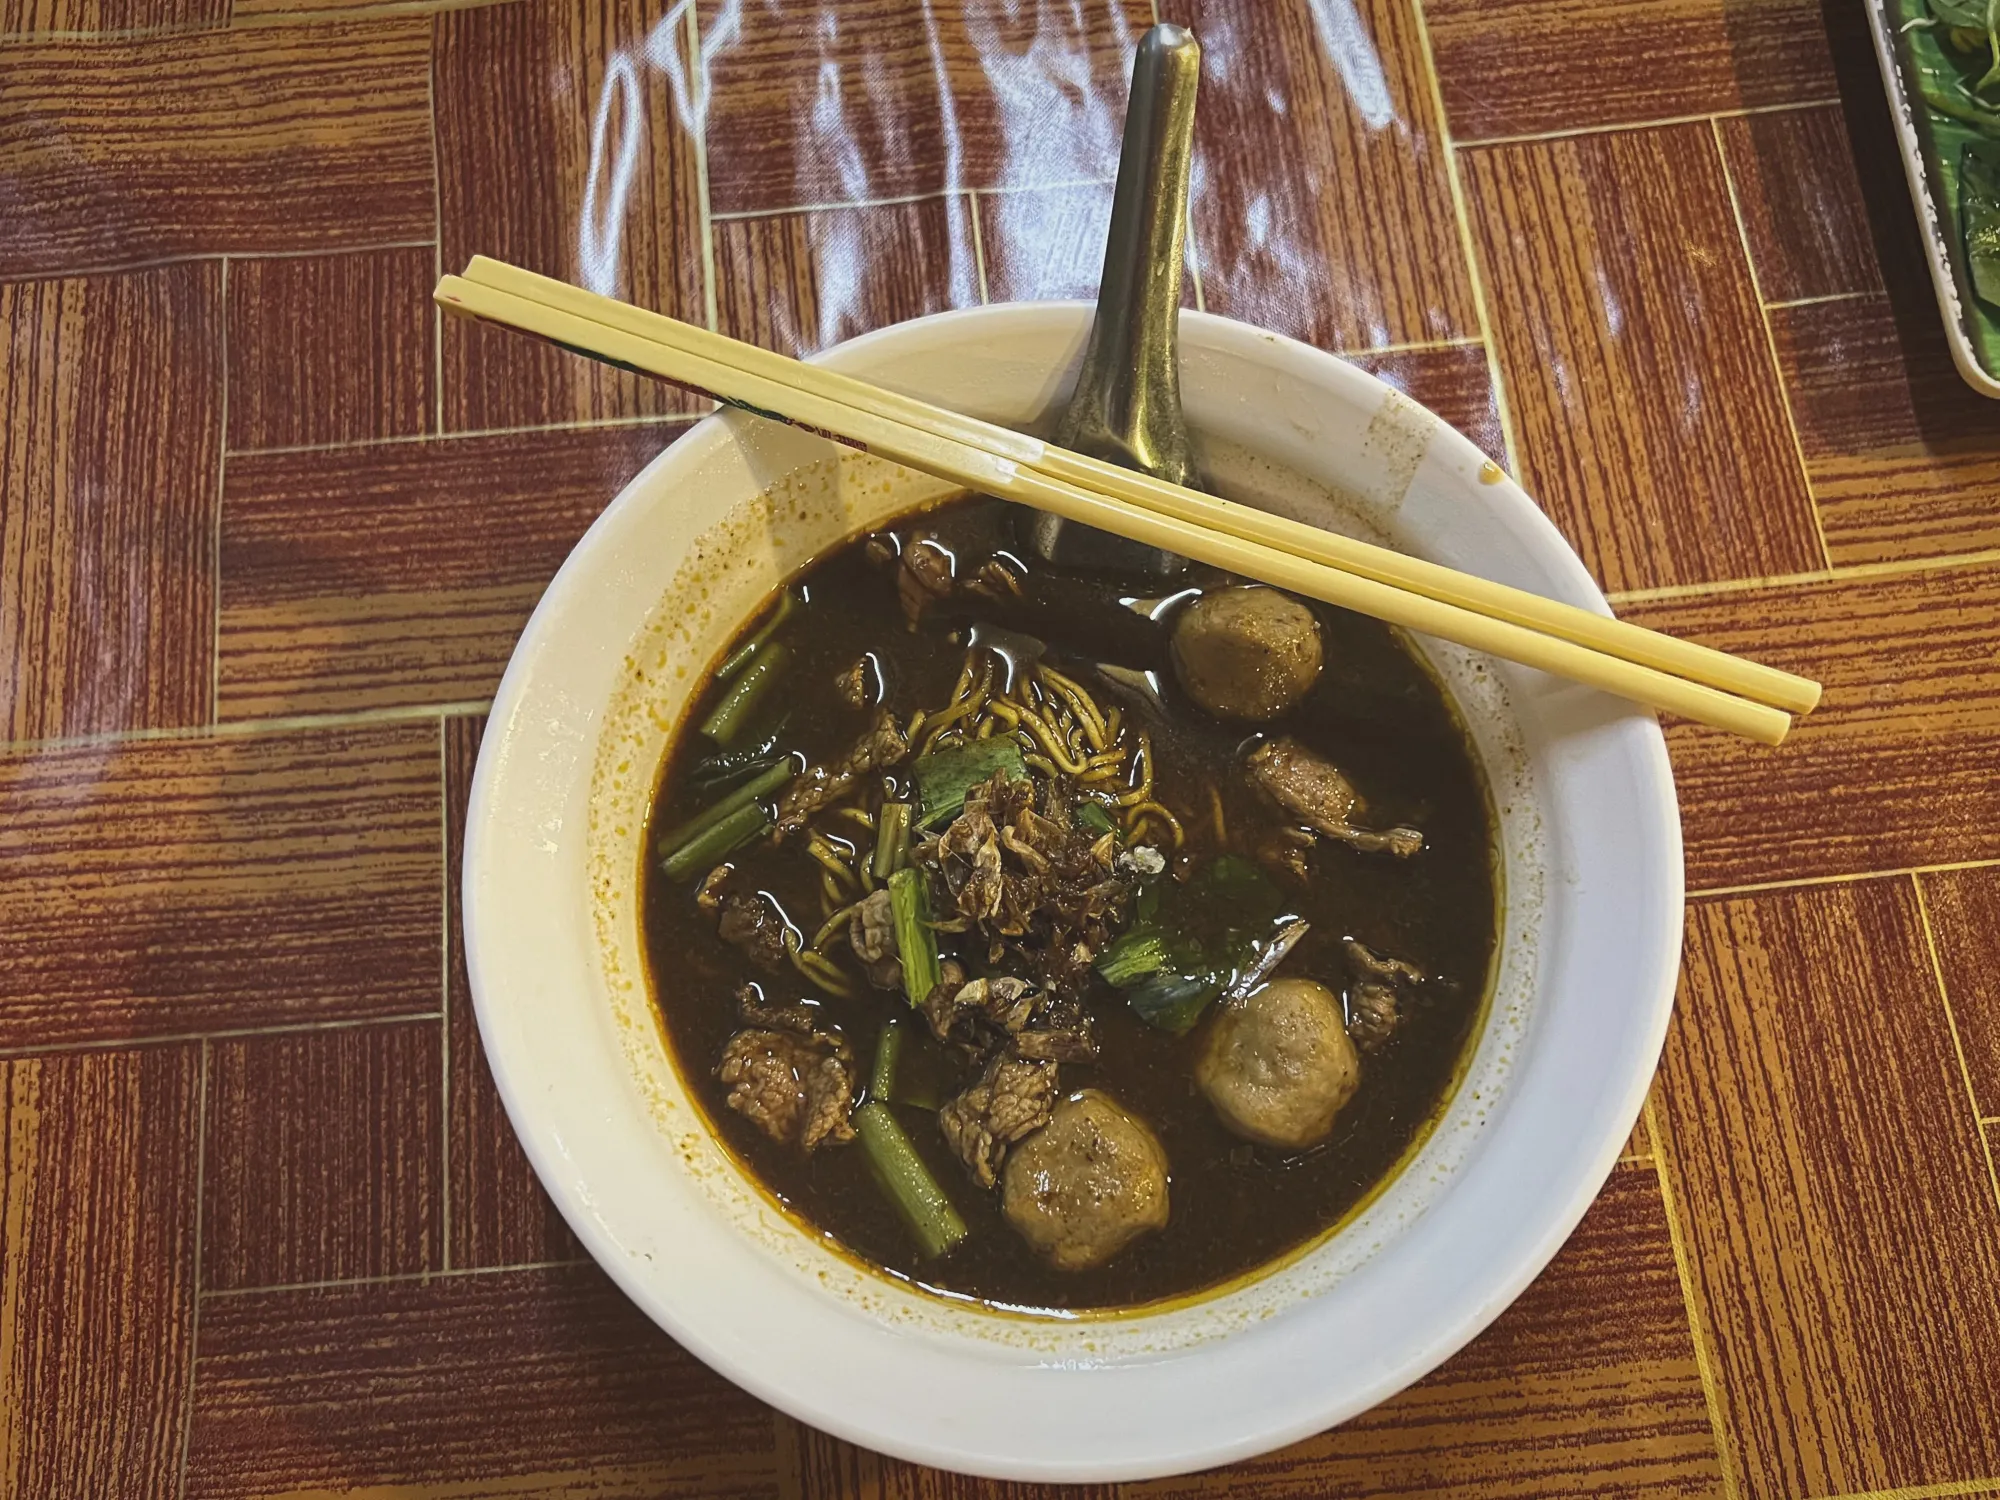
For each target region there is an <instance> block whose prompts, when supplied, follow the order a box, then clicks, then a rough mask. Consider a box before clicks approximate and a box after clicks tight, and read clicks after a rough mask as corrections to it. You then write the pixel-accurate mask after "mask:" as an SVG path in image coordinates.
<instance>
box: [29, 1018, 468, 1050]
mask: <svg viewBox="0 0 2000 1500" xmlns="http://www.w3.org/2000/svg"><path fill="white" fill-rule="evenodd" d="M439 1014H440V1013H439V1012H438V1011H434V1010H418V1011H399V1012H397V1013H396V1014H395V1015H389V1016H357V1017H353V1018H351V1019H350V1018H348V1017H342V1018H341V1019H340V1020H337V1021H292V1022H279V1023H277V1024H275V1025H271V1026H239V1027H217V1028H214V1029H211V1030H208V1031H173V1032H163V1033H161V1034H160V1035H158V1036H113V1037H95V1038H92V1039H91V1040H89V1041H83V1042H38V1043H36V1044H35V1045H33V1046H29V1047H0V1060H6V1059H12V1058H16V1057H63V1056H71V1055H76V1054H81V1053H86V1052H134V1051H137V1050H138V1049H139V1048H141V1047H172V1046H178V1045H181V1044H182V1043H186V1042H201V1043H203V1044H204V1047H205V1046H206V1044H207V1043H209V1042H229V1041H236V1040H238V1039H240V1038H244V1037H259V1036H295V1035H298V1034H300V1033H302V1032H309V1031H352V1030H354V1029H355V1028H356V1027H360V1026H405V1025H410V1024H413V1023H415V1022H417V1021H435V1020H437V1019H438V1016H439Z"/></svg>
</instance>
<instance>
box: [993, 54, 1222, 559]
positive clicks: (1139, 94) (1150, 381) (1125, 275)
mask: <svg viewBox="0 0 2000 1500" xmlns="http://www.w3.org/2000/svg"><path fill="white" fill-rule="evenodd" d="M1200 76H1201V47H1200V44H1199V43H1197V42H1196V41H1195V39H1194V34H1193V33H1192V32H1190V31H1188V30H1187V29H1186V28H1185V27H1181V26H1174V25H1166V24H1162V25H1157V26H1154V27H1152V28H1151V29H1150V30H1148V31H1147V32H1146V34H1145V35H1144V36H1143V37H1142V38H1141V39H1140V41H1139V49H1138V54H1137V56H1136V57H1134V59H1133V62H1132V95H1131V101H1130V103H1128V104H1127V106H1126V110H1125V139H1124V145H1123V147H1122V148H1121V150H1120V153H1119V159H1118V185H1117V187H1116V189H1115V190H1114V191H1113V194H1112V199H1111V229H1110V232H1109V234H1108V235H1107V236H1106V237H1105V244H1104V275H1103V278H1102V280H1101V281H1100V283H1099V285H1098V293H1097V315H1096V320H1095V321H1094V322H1093V323H1092V325H1091V330H1090V342H1089V344H1088V345H1087V346H1086V347H1085V350H1084V356H1083V368H1082V370H1081V372H1080V373H1079V375H1078V377H1077V385H1076V392H1075V394H1074V395H1072V396H1071V398H1070V403H1069V406H1068V408H1067V409H1066V410H1065V411H1064V413H1063V418H1062V421H1061V423H1060V424H1059V425H1058V426H1057V428H1056V441H1057V442H1059V443H1060V444H1062V446H1064V447H1065V448H1070V449H1074V450H1075V451H1077V452H1080V453H1085V454H1088V455H1089V456H1091V457H1093V458H1099V459H1103V460H1106V461H1108V462H1111V463H1116V464H1119V465H1121V466H1122V467H1124V468H1128V469H1136V470H1138V471H1139V472H1141V473H1144V474H1150V475H1152V476H1154V477H1155V478H1158V479H1165V480H1169V481H1171V482H1172V483H1175V484H1186V485H1193V486H1196V487H1200V486H1201V477H1200V475H1199V473H1198V472H1197V470H1196V466H1195V461H1194V447H1193V443H1192V442H1191V441H1190V439H1189V437H1188V430H1187V424H1186V423H1185V422H1184V421H1183V420H1182V417H1181V386H1180V340H1179V319H1180V301H1181V266H1182V262H1183V259H1184V257H1185V249H1186V241H1187V199H1188V174H1189V168H1190V165H1191V163H1192V159H1193V146H1194V106H1195V90H1196V87H1197V85H1198V83H1199V81H1200ZM1069 533H1077V534H1075V535H1070V534H1069ZM1029 542H1030V545H1031V546H1033V548H1034V550H1035V551H1037V552H1039V553H1040V554H1041V555H1042V556H1043V557H1045V558H1049V559H1051V560H1056V561H1067V562H1074V563H1078V564H1082V565H1086V566H1114V567H1120V566H1122V567H1126V568H1139V569H1142V570H1144V571H1147V572H1153V573H1169V572H1174V571H1177V570H1178V569H1179V568H1181V567H1184V566H1185V565H1186V564H1185V559H1182V558H1178V557H1176V556H1174V555H1173V554H1172V553H1166V552H1159V551H1157V550H1155V549H1150V548H1140V547H1137V546H1135V545H1134V544H1133V543H1130V542H1127V541H1125V540H1124V539H1123V538H1112V537H1108V536H1102V535H1099V534H1096V533H1086V532H1084V529H1083V528H1080V527H1077V526H1076V525H1075V524H1074V523H1072V522H1065V521H1063V520H1062V519H1061V518H1059V517H1054V516H1048V517H1036V518H1034V520H1033V522H1032V524H1031V525H1030V528H1029Z"/></svg>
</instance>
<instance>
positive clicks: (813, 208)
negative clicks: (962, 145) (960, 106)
mask: <svg viewBox="0 0 2000 1500" xmlns="http://www.w3.org/2000/svg"><path fill="white" fill-rule="evenodd" d="M1111 185H1112V179H1111V178H1108V177H1076V178H1069V179H1066V180H1064V181H1061V182H1011V183H1006V182H1003V183H998V184H994V185H990V186H987V187H982V188H977V189H974V188H965V187H945V188H931V189H928V190H927V191H925V192H921V193H896V194H892V195H890V196H888V197H884V198H832V199H828V200H827V201H825V202H823V203H788V204H785V205H784V206H783V207H779V208H737V209H727V210H724V211H722V212H719V213H713V214H710V215H709V217H710V218H711V219H713V220H714V221H715V222H716V223H718V224H727V223H733V222H734V221H736V220H738V219H782V218H786V217H789V216H791V215H793V214H819V213H831V212H833V211H834V210H836V209H843V208H899V207H901V206H903V205H905V204H910V203H929V202H931V201H932V200H934V199H938V198H949V197H951V196H953V195H954V194H956V193H969V192H975V191H976V192H981V193H984V194H986V196H987V197H989V198H998V197H1004V196H1006V195H1008V194H1011V193H1060V192H1065V191H1067V190H1069V189H1071V188H1081V187H1110V186H1111Z"/></svg>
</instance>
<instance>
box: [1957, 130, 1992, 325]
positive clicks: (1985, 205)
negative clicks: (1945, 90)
mask: <svg viewBox="0 0 2000 1500" xmlns="http://www.w3.org/2000/svg"><path fill="white" fill-rule="evenodd" d="M1958 180H1959V198H1958V209H1959V215H1960V217H1961V218H1963V219H1964V221H1965V269H1966V274H1967V276H1968V277H1970V278H1971V281H1972V289H1973V291H1975V292H1976V293H1978V294H1979V296H1980V297H1981V298H1983V299H1984V300H1985V301H1987V302H1991V303H1993V304H1995V305H1996V306H2000V145H1989V144H1987V143H1986V142H1984V141H1967V142H1966V143H1965V149H1964V151H1963V152H1962V153H1961V155H1960V157H1959V168H1958Z"/></svg>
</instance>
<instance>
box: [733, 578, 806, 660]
mask: <svg viewBox="0 0 2000 1500" xmlns="http://www.w3.org/2000/svg"><path fill="white" fill-rule="evenodd" d="M797 604H798V600H797V599H796V598H794V597H793V595H792V591H791V590H790V589H786V590H785V591H784V593H782V594H780V595H778V607H777V608H776V609H774V610H772V611H771V618H770V619H768V620H766V621H765V622H764V623H763V624H762V625H760V626H758V627H757V633H756V634H755V635H753V636H751V637H750V639H749V640H747V641H745V642H744V643H743V644H742V645H740V646H738V647H737V648H736V649H735V650H734V651H732V652H730V653H729V655H728V657H727V658H726V659H725V660H724V661H723V663H722V665H721V666H719V667H717V668H716V669H715V680H716V681H717V682H727V681H729V679H730V678H732V677H734V676H735V675H736V674H737V673H738V672H740V671H742V670H743V669H744V668H745V667H747V666H749V665H750V661H751V658H752V657H754V656H756V654H757V652H758V649H759V648H760V647H762V646H763V644H764V642H766V641H768V640H769V639H770V638H771V637H772V636H773V635H776V634H777V631H778V627H779V626H780V625H782V624H784V623H785V621H787V620H789V619H790V618H791V617H792V610H793V609H794V608H795V607H796V606H797Z"/></svg>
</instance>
